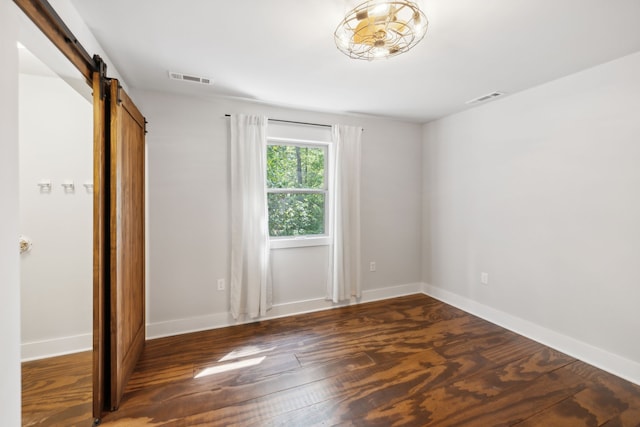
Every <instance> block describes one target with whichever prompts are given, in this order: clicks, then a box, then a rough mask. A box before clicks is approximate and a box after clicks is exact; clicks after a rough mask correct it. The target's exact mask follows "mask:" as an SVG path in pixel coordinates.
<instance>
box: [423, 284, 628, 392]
mask: <svg viewBox="0 0 640 427" xmlns="http://www.w3.org/2000/svg"><path fill="white" fill-rule="evenodd" d="M423 292H424V294H425V295H428V296H430V297H433V298H435V299H438V300H440V301H442V302H445V303H447V304H449V305H452V306H454V307H457V308H459V309H461V310H464V311H466V312H467V313H471V314H473V315H475V316H478V317H480V318H482V319H484V320H487V321H489V322H491V323H495V324H496V325H499V326H502V327H503V328H505V329H508V330H510V331H513V332H515V333H517V334H519V335H522V336H524V337H527V338H530V339H532V340H534V341H537V342H539V343H541V344H544V345H546V346H548V347H551V348H554V349H556V350H558V351H561V352H562V353H565V354H568V355H569V356H571V357H575V358H576V359H579V360H582V361H584V362H585V363H588V364H590V365H593V366H595V367H598V368H600V369H602V370H604V371H607V372H610V373H612V374H613V375H616V376H618V377H621V378H624V379H625V380H627V381H631V382H632V383H635V384H638V385H640V363H638V362H636V361H633V360H630V359H627V358H624V357H622V356H619V355H617V354H614V353H610V352H608V351H606V350H603V349H601V348H598V347H595V346H593V345H591V344H588V343H585V342H583V341H579V340H577V339H575V338H572V337H570V336H567V335H564V334H561V333H559V332H556V331H553V330H551V329H547V328H545V327H542V326H540V325H537V324H535V323H533V322H530V321H528V320H525V319H521V318H519V317H516V316H513V315H511V314H509V313H505V312H504V311H500V310H496V309H495V308H492V307H489V306H488V305H485V304H482V303H479V302H477V301H474V300H471V299H469V298H466V297H463V296H460V295H458V294H455V293H453V292H449V291H447V290H444V289H441V288H438V287H436V286H432V285H429V284H427V283H424V284H423Z"/></svg>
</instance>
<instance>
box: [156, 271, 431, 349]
mask: <svg viewBox="0 0 640 427" xmlns="http://www.w3.org/2000/svg"><path fill="white" fill-rule="evenodd" d="M421 292H422V283H408V284H404V285H398V286H389V287H385V288H379V289H370V290H364V291H362V298H360V300H359V301H356V300H352V301H350V302H347V303H342V304H334V303H332V302H331V301H327V300H325V299H324V298H317V299H310V300H303V301H295V302H289V303H284V304H276V305H274V306H273V307H272V308H271V310H269V312H268V315H267V316H265V317H261V318H259V319H249V320H242V321H235V320H234V319H233V318H232V317H231V315H230V314H229V313H216V314H211V315H207V316H200V317H190V318H187V319H177V320H168V321H164V322H155V323H149V324H148V325H147V339H154V338H162V337H167V336H172V335H180V334H186V333H190V332H198V331H203V330H207V329H217V328H224V327H227V326H232V325H239V324H243V323H251V322H255V321H258V320H260V321H262V320H269V319H276V318H279V317H285V316H292V315H295V314H304V313H312V312H314V311H321V310H329V309H332V308H336V307H344V306H346V305H352V304H361V303H364V302H371V301H378V300H382V299H388V298H395V297H400V296H404V295H411V294H417V293H421Z"/></svg>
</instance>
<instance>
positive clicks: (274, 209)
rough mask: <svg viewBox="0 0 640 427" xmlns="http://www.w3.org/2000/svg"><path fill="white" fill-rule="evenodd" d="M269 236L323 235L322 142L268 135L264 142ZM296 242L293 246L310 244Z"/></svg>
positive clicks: (324, 146) (324, 148)
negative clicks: (265, 144)
mask: <svg viewBox="0 0 640 427" xmlns="http://www.w3.org/2000/svg"><path fill="white" fill-rule="evenodd" d="M267 144H268V145H267V204H268V210H269V235H270V236H271V237H272V242H275V241H276V240H291V239H296V240H304V239H313V238H316V239H315V244H322V242H319V241H318V239H317V238H319V237H327V236H328V234H329V233H328V230H327V211H328V203H329V200H328V192H327V188H328V185H327V164H328V148H329V147H328V144H327V143H326V142H315V141H302V140H294V139H285V138H269V139H268V142H267ZM313 243H314V241H309V242H307V243H306V244H305V243H303V244H300V242H298V243H297V244H294V245H287V246H303V245H308V244H313Z"/></svg>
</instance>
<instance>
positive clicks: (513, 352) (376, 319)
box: [23, 295, 640, 427]
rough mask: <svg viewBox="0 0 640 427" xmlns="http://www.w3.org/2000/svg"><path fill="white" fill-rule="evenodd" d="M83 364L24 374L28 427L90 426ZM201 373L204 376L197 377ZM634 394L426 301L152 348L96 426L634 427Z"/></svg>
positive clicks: (637, 403)
mask: <svg viewBox="0 0 640 427" xmlns="http://www.w3.org/2000/svg"><path fill="white" fill-rule="evenodd" d="M90 369H91V355H90V353H85V354H79V355H70V356H63V357H60V358H53V359H49V360H43V361H37V362H28V363H25V364H23V425H29V426H31V425H33V426H51V425H59V426H65V427H67V426H73V425H78V426H87V427H88V426H89V425H90V424H91V421H92V420H91V384H90V381H91V373H90ZM203 373H207V374H208V375H202V374H203ZM639 420H640V387H638V386H637V385H634V384H632V383H629V382H628V381H624V380H622V379H620V378H618V377H615V376H613V375H611V374H608V373H606V372H603V371H601V370H599V369H597V368H595V367H593V366H590V365H588V364H586V363H584V362H581V361H577V360H575V359H574V358H572V357H569V356H567V355H565V354H562V353H560V352H557V351H555V350H552V349H550V348H548V347H545V346H543V345H541V344H539V343H536V342H534V341H531V340H529V339H527V338H524V337H522V336H519V335H517V334H515V333H513V332H509V331H507V330H505V329H502V328H500V327H499V326H496V325H494V324H491V323H489V322H486V321H484V320H482V319H479V318H477V317H475V316H472V315H469V314H467V313H464V312H463V311H461V310H458V309H456V308H454V307H451V306H448V305H446V304H444V303H442V302H440V301H437V300H435V299H433V298H430V297H427V296H424V295H410V296H406V297H401V298H395V299H392V300H386V301H379V302H373V303H367V304H359V305H354V306H349V307H344V308H339V309H334V310H327V311H322V312H317V313H310V314H305V315H300V316H290V317H286V318H281V319H276V320H269V321H261V322H256V323H251V324H246V325H238V326H233V327H229V328H223V329H215V330H210V331H203V332H197V333H192V334H185V335H181V336H176V337H167V338H162V339H157V340H151V341H148V342H147V345H146V347H145V351H144V353H143V355H142V357H141V360H140V362H139V363H138V365H137V367H136V369H135V371H134V373H133V374H132V376H131V379H130V382H129V385H128V387H127V389H126V391H125V395H124V397H123V400H122V403H121V405H120V409H119V410H118V411H117V412H113V413H109V414H107V415H106V416H105V417H104V418H103V420H102V425H104V426H127V427H135V426H261V427H262V426H287V427H292V426H293V427H298V426H300V427H310V426H332V425H340V426H385V427H387V426H452V425H455V426H482V427H485V426H498V425H505V426H506V425H518V426H554V427H555V426H571V427H573V426H581V425H584V426H591V425H597V426H602V425H604V426H608V427H618V426H635V427H640V421H639Z"/></svg>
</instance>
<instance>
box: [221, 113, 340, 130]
mask: <svg viewBox="0 0 640 427" xmlns="http://www.w3.org/2000/svg"><path fill="white" fill-rule="evenodd" d="M224 116H225V117H231V114H225V115H224ZM268 120H269V121H270V122H278V123H291V124H294V125H306V126H320V127H323V128H330V127H331V125H325V124H322V123H309V122H296V121H294V120H281V119H268Z"/></svg>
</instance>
